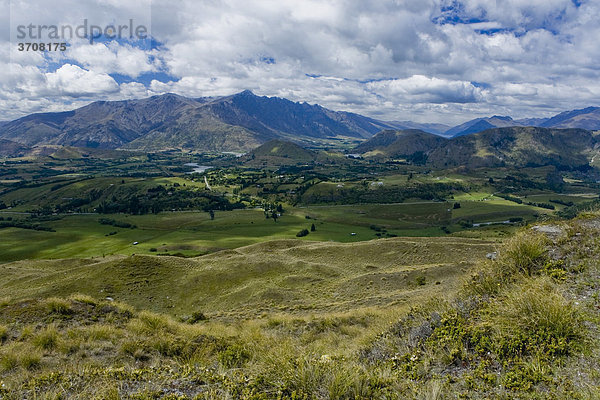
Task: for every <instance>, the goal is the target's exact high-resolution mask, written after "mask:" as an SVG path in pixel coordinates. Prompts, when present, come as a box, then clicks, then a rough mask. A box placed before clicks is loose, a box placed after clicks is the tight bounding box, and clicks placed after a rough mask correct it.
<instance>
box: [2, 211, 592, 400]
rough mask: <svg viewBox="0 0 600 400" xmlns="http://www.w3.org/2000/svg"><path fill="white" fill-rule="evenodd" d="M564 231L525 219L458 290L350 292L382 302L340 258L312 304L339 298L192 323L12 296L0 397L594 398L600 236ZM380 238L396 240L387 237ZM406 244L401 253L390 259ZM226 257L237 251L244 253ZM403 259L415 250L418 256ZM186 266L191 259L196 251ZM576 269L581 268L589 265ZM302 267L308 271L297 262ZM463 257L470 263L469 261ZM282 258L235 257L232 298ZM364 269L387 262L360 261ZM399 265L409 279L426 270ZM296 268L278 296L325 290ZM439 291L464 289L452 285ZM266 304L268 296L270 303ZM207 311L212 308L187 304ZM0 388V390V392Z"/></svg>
mask: <svg viewBox="0 0 600 400" xmlns="http://www.w3.org/2000/svg"><path fill="white" fill-rule="evenodd" d="M584 222H585V221H584ZM573 223H579V222H577V221H574V222H573ZM589 229H592V228H589ZM599 230H600V229H599ZM565 231H566V232H567V235H571V232H572V235H573V236H572V237H570V240H564V241H563V240H561V241H560V243H559V244H558V245H557V244H553V243H550V242H549V241H547V240H546V239H544V237H541V236H539V235H538V234H536V233H535V232H531V231H527V230H524V231H523V232H521V233H519V234H518V236H516V237H515V238H513V239H512V240H510V241H508V242H507V243H506V247H501V248H499V249H498V251H499V256H498V258H497V259H496V260H494V261H491V260H490V261H486V262H483V263H482V267H481V269H480V270H478V271H477V273H476V274H475V276H474V278H473V280H472V281H468V282H467V283H466V287H465V288H464V289H463V290H462V291H461V292H460V293H458V295H454V296H449V295H448V296H443V295H441V293H442V292H443V291H435V290H429V289H430V286H434V285H431V284H430V283H429V282H430V281H432V280H433V279H430V277H429V276H428V278H427V280H426V284H425V285H423V286H418V285H416V284H414V283H413V284H411V285H409V286H408V288H409V289H408V291H405V292H403V293H404V296H406V299H409V300H410V301H404V302H403V301H400V300H399V299H396V300H395V301H396V302H391V301H385V302H382V303H377V302H376V301H374V302H372V303H370V302H367V303H360V304H358V305H357V303H352V302H351V300H349V299H350V298H351V297H352V296H356V293H361V296H363V297H364V296H371V295H372V296H373V297H374V298H377V296H382V297H381V298H385V299H387V300H389V299H388V298H387V297H384V296H383V295H381V294H380V292H376V293H374V294H372V293H371V292H368V290H369V289H368V288H367V286H364V287H363V286H360V283H361V282H362V280H361V279H356V275H352V274H353V273H354V272H352V271H354V270H352V268H354V266H351V267H349V268H350V269H351V271H350V272H349V273H348V276H346V275H344V274H343V273H342V272H344V271H343V269H341V268H338V267H337V266H336V267H335V268H329V269H323V270H322V269H321V267H322V266H321V265H319V266H315V265H314V264H312V265H311V268H315V271H317V272H316V273H317V274H318V273H322V272H323V271H325V274H324V275H323V276H327V277H328V279H330V280H331V282H335V284H333V283H331V282H329V281H328V282H327V284H326V286H322V287H321V289H322V290H323V288H324V287H325V288H327V289H331V290H335V292H333V291H330V292H323V293H322V294H321V297H322V298H325V297H327V296H329V297H328V298H327V299H321V298H319V299H315V300H313V301H315V302H318V301H328V302H330V303H331V304H332V305H333V306H331V308H320V309H318V310H315V309H311V308H308V309H303V308H295V309H292V308H288V309H283V308H279V307H275V306H271V308H268V307H266V306H265V307H264V308H263V309H261V310H250V309H249V308H245V309H242V310H240V311H239V313H233V312H229V311H227V312H225V311H223V312H216V311H215V309H213V310H212V312H211V314H210V318H209V319H208V320H205V321H202V323H197V324H189V323H186V322H180V321H183V320H184V319H181V318H175V317H174V316H169V315H165V314H161V313H157V312H151V311H148V310H142V311H140V310H136V309H134V308H132V307H130V306H127V305H126V304H124V303H122V304H118V303H117V302H113V301H107V300H94V299H90V298H87V296H79V295H74V296H71V297H70V298H68V299H62V298H52V299H48V300H43V299H41V300H24V301H22V302H17V301H12V302H10V303H9V304H7V306H6V307H4V308H1V309H0V324H2V325H0V327H1V326H5V327H9V328H8V329H9V330H10V335H9V340H6V341H5V343H4V344H2V345H1V346H0V379H1V380H2V381H3V383H5V385H6V387H7V388H8V389H7V390H10V391H11V394H10V396H12V397H7V396H5V397H7V398H10V399H12V398H34V397H36V398H85V399H88V398H89V399H94V398H98V399H100V398H101V399H110V398H132V399H170V398H177V399H210V398H214V399H243V400H259V399H260V400H262V399H282V400H283V399H316V400H321V399H323V400H325V399H354V400H357V399H363V400H367V399H389V400H400V399H445V398H471V399H484V398H503V399H509V398H521V399H539V398H548V399H552V398H573V399H586V398H594V395H595V394H598V390H597V387H599V386H600V374H598V373H597V372H594V371H595V369H596V366H597V365H600V356H599V355H600V345H599V343H598V340H597V339H595V338H597V335H596V334H595V332H597V331H598V330H599V328H598V326H599V325H600V313H599V312H598V311H597V310H598V305H599V304H600V302H598V296H595V297H594V296H593V294H592V293H593V292H594V290H595V288H597V285H598V284H600V283H599V279H600V278H599V277H600V275H599V274H598V269H599V268H598V266H597V262H596V261H594V260H597V259H598V255H599V254H600V243H596V242H595V240H596V239H594V236H593V235H591V233H590V232H591V231H590V232H588V231H584V230H582V229H579V227H577V228H576V229H575V228H574V229H572V231H571V230H565ZM581 232H584V234H582V235H579V236H577V235H576V234H577V233H581ZM578 241H579V242H578ZM271 246H273V247H277V248H278V249H279V250H273V251H283V252H286V254H288V256H290V257H291V258H293V257H296V256H297V253H298V252H300V251H301V250H302V249H299V248H298V247H297V246H295V245H293V244H290V243H287V244H285V243H277V244H271ZM278 246H279V247H278ZM304 246H308V247H311V248H312V250H314V251H315V252H316V253H317V254H316V255H315V259H317V258H319V257H323V258H324V259H326V258H327V257H329V255H324V254H321V255H319V254H318V253H319V252H323V251H325V252H328V251H330V250H331V249H330V248H324V247H323V246H315V247H312V246H313V244H310V243H307V244H305V245H304ZM360 246H365V245H364V244H361V245H360ZM381 246H383V247H382V249H386V250H388V251H391V249H390V247H389V246H388V245H387V244H383V245H381ZM419 246H421V245H420V244H418V243H417V244H416V245H415V246H414V247H413V246H411V247H409V248H403V251H407V252H416V253H417V254H418V251H420V249H422V248H424V247H422V246H421V247H419ZM557 246H561V247H557ZM263 247H264V248H268V247H269V246H267V245H264V246H263ZM428 249H429V250H431V248H430V247H429V248H428ZM429 250H428V251H429ZM243 251H248V252H251V250H250V249H244V250H243ZM294 254H296V255H294ZM398 254H399V253H398V252H394V253H392V255H391V256H390V259H394V258H398V257H399V255H398ZM221 256H222V257H225V258H227V259H228V260H229V258H233V259H236V260H237V261H239V260H242V259H243V258H242V257H240V253H239V252H226V253H225V254H223V255H221ZM211 257H212V258H211V268H213V270H212V272H213V273H215V274H217V275H218V274H221V273H223V274H224V275H220V278H219V279H224V278H223V276H225V277H227V278H230V277H235V276H234V275H232V274H230V272H231V271H230V270H229V267H228V266H224V265H219V264H218V262H217V257H216V256H215V255H213V256H211ZM410 257H411V260H416V259H418V256H417V255H415V254H411V255H410ZM482 259H483V257H482ZM146 261H148V260H146ZM148 262H149V261H148ZM169 262H171V261H169ZM184 262H185V263H188V264H186V266H188V267H189V266H190V265H192V261H190V260H185V261H184ZM228 262H229V261H228ZM582 264H584V265H586V267H585V268H580V267H579V265H582ZM165 265H166V264H161V268H163V267H165ZM293 265H294V268H296V269H301V268H307V267H306V265H304V264H302V263H301V262H299V261H297V262H296V263H295V264H293ZM368 265H372V263H369V264H368ZM461 265H462V266H463V267H464V269H465V272H466V271H468V269H467V267H466V265H467V264H461ZM548 266H550V267H551V268H550V267H548ZM147 267H148V268H149V269H151V268H150V267H151V266H150V265H148V266H147ZM279 267H281V264H277V265H275V266H271V265H269V264H268V263H267V262H266V261H265V260H264V259H263V260H262V261H261V263H258V264H253V266H242V267H239V270H240V271H241V272H240V273H243V274H248V269H253V268H256V270H255V271H254V270H253V272H252V274H248V275H246V276H252V279H254V280H257V281H256V282H252V283H248V284H247V285H246V284H245V283H244V282H247V281H243V280H242V281H238V282H237V284H239V285H240V287H239V288H238V290H239V291H238V292H235V293H236V294H239V295H240V296H241V295H247V294H249V295H248V297H247V298H248V299H251V298H252V299H254V300H256V298H257V297H252V293H253V292H252V291H253V290H255V291H256V292H257V293H261V294H265V291H264V290H263V289H264V288H263V287H261V285H260V284H261V283H262V286H265V285H266V284H267V283H265V282H268V283H270V282H271V280H273V281H274V282H275V283H276V284H280V283H281V282H284V281H283V280H278V275H277V274H276V273H275V272H274V271H275V270H277V268H279ZM186 268H187V267H186ZM244 268H248V269H246V270H244ZM389 268H392V269H393V268H395V267H394V266H392V267H389ZM402 268H404V267H402ZM455 268H459V267H458V266H455ZM360 270H361V274H368V275H372V274H375V275H377V274H380V273H381V270H380V269H379V268H376V269H373V268H365V266H364V265H363V266H362V267H361V268H360ZM554 270H560V271H563V272H564V273H563V274H561V277H562V278H561V279H556V278H555V277H554V275H552V274H549V271H554ZM133 271H135V269H132V270H131V272H133ZM170 271H172V270H170ZM402 271H404V270H402ZM396 273H398V274H400V272H399V271H398V270H397V271H396ZM402 273H405V272H402ZM406 274H407V275H406V279H408V280H410V281H411V282H414V278H415V277H416V276H421V274H422V272H421V271H415V273H414V274H413V275H410V273H409V272H406ZM549 275H550V276H549ZM307 276H308V275H307ZM385 277H386V278H387V281H386V282H387V283H385V284H390V281H392V282H393V281H394V279H397V278H398V277H395V276H394V274H392V273H389V270H388V273H386V274H385ZM287 278H289V279H286V280H285V282H291V283H292V284H293V285H296V286H295V287H296V289H297V291H296V292H294V291H292V290H287V291H286V294H285V296H284V298H285V299H286V300H285V301H288V302H290V303H293V302H294V301H297V300H296V298H297V297H296V296H299V294H298V293H300V294H301V295H307V294H310V293H312V292H311V291H309V290H307V289H306V287H305V286H303V285H305V284H306V282H309V283H308V284H309V285H310V284H311V283H313V284H315V285H319V281H318V280H316V281H314V282H311V281H310V280H307V279H306V276H304V277H303V276H302V275H301V274H299V273H298V271H295V273H294V274H293V276H292V277H291V278H290V277H289V276H288V277H287ZM377 278H380V276H377V277H376V278H373V277H372V276H368V277H367V278H366V279H365V281H366V282H368V280H373V281H377V282H382V280H381V279H377ZM398 279H399V280H400V278H398ZM442 279H443V278H442ZM214 280H215V281H216V280H218V279H217V278H214ZM299 282H300V283H299ZM203 284H204V283H203ZM196 285H200V283H196ZM439 286H441V287H442V288H443V289H444V290H446V291H448V292H449V293H450V294H455V293H456V292H453V291H452V290H451V289H447V288H446V287H445V286H444V283H442V285H439ZM449 287H450V288H452V287H453V286H449ZM383 288H385V287H383ZM382 290H383V289H382ZM405 290H406V289H405ZM230 294H231V293H230ZM221 299H222V298H221ZM266 299H267V300H265V303H264V304H268V303H266V302H267V301H273V300H272V298H271V297H266ZM254 300H253V301H254ZM348 302H350V304H349V303H348ZM577 303H579V304H577ZM232 304H240V303H236V302H235V301H233V300H231V301H230V302H229V303H228V304H226V305H225V306H224V307H226V308H227V310H230V308H229V307H231V305H232ZM251 304H255V303H251ZM271 304H278V303H276V302H274V303H271ZM296 304H298V303H296ZM244 307H249V306H248V305H245V306H244ZM198 308H201V309H204V306H203V305H202V304H201V305H200V307H199V306H198V304H194V305H193V309H194V310H196V309H198ZM190 309H192V307H190ZM65 310H67V311H65ZM324 310H330V311H324ZM331 310H335V311H331ZM188 315H190V313H188ZM13 338H15V339H14V340H13ZM28 355H29V356H28ZM28 357H29V358H28ZM34 387H35V388H38V391H37V392H36V393H35V396H34V392H33V389H32V388H34ZM3 394H4V393H3V392H1V391H0V397H2V395H3Z"/></svg>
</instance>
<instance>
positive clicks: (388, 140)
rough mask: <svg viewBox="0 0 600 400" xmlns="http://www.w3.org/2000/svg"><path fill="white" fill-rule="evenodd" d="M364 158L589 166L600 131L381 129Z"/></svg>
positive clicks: (363, 148) (362, 149) (364, 147)
mask: <svg viewBox="0 0 600 400" xmlns="http://www.w3.org/2000/svg"><path fill="white" fill-rule="evenodd" d="M353 151H354V152H356V153H360V154H363V155H364V156H366V157H382V158H406V159H409V160H411V161H413V162H417V163H422V164H425V165H429V166H431V167H434V168H454V167H459V166H465V167H470V168H477V167H504V166H511V167H519V168H522V167H537V166H547V165H554V166H556V167H558V168H560V169H580V170H586V169H588V168H590V164H591V163H592V160H593V159H594V158H595V157H596V156H597V155H598V153H599V151H600V135H599V134H598V133H595V132H592V131H589V130H585V129H574V128H568V129H555V128H540V127H518V126H517V127H515V126H513V127H505V128H493V129H488V130H485V131H483V132H477V133H473V134H470V135H462V136H457V137H452V138H441V137H439V136H436V135H433V134H430V133H427V132H423V131H418V130H406V131H383V132H380V133H378V134H377V135H375V136H374V137H373V138H371V139H369V140H367V141H365V142H363V143H361V144H360V145H359V146H357V147H356V148H355V149H354V150H353Z"/></svg>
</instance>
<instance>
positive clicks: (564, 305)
mask: <svg viewBox="0 0 600 400" xmlns="http://www.w3.org/2000/svg"><path fill="white" fill-rule="evenodd" d="M489 312H490V315H489V316H488V318H489V319H490V321H493V322H494V326H495V327H496V329H497V331H498V336H499V338H498V340H499V341H501V342H502V343H501V344H500V345H501V346H502V347H503V349H502V350H503V351H506V352H509V353H516V354H511V355H522V354H521V353H525V354H532V353H533V354H535V353H541V354H547V355H552V356H554V355H568V354H571V353H572V352H574V351H576V350H578V349H580V348H581V346H582V345H583V341H584V332H585V330H584V328H583V326H582V315H581V311H579V310H577V309H576V307H575V306H574V304H573V303H572V302H570V301H568V300H567V299H565V298H564V296H563V295H562V294H561V293H560V292H559V291H558V290H557V288H556V287H555V285H554V284H553V283H552V282H551V281H549V280H548V279H545V278H540V279H538V280H535V281H531V282H526V283H524V284H523V285H519V286H517V287H515V288H512V289H511V290H510V291H509V292H508V293H507V294H506V296H505V297H504V298H503V299H502V300H501V301H497V302H494V303H493V305H492V306H491V307H490V310H489Z"/></svg>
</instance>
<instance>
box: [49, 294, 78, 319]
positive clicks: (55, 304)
mask: <svg viewBox="0 0 600 400" xmlns="http://www.w3.org/2000/svg"><path fill="white" fill-rule="evenodd" d="M45 304H46V307H47V308H48V311H49V312H50V313H54V314H61V315H68V314H70V313H71V312H72V311H73V310H72V309H71V305H70V303H69V302H68V301H67V300H64V299H59V298H56V297H51V298H49V299H46V300H45Z"/></svg>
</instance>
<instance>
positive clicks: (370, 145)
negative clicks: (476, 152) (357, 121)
mask: <svg viewBox="0 0 600 400" xmlns="http://www.w3.org/2000/svg"><path fill="white" fill-rule="evenodd" d="M445 140H446V139H444V138H442V137H440V136H436V135H433V134H431V133H426V132H423V131H420V130H416V129H411V130H402V131H393V130H386V131H382V132H379V133H378V134H377V135H375V136H373V138H371V139H370V140H368V141H366V142H364V143H361V144H360V145H358V146H357V147H356V148H355V149H354V151H356V152H357V153H367V154H372V155H375V154H381V155H384V156H387V157H402V156H409V155H413V154H415V153H418V152H427V151H429V150H431V149H433V148H436V147H438V146H439V145H441V144H442V143H443V142H445Z"/></svg>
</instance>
